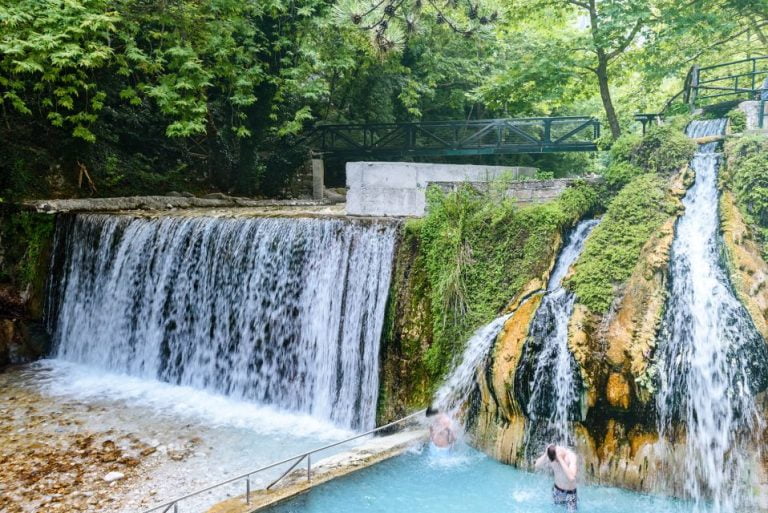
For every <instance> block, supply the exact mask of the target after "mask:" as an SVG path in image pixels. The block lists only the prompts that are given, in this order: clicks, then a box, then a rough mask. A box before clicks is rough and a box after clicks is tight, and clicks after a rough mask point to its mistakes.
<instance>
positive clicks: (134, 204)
mask: <svg viewBox="0 0 768 513" xmlns="http://www.w3.org/2000/svg"><path fill="white" fill-rule="evenodd" d="M331 203H332V202H329V201H315V200H255V199H249V198H236V197H231V196H224V197H221V198H188V197H183V196H125V197H120V198H84V199H62V200H39V201H26V202H23V203H21V205H19V206H20V207H21V208H22V209H25V210H32V211H35V212H41V213H49V214H55V213H57V212H116V211H121V210H171V209H183V208H228V207H256V208H259V207H310V206H320V205H330V204H331Z"/></svg>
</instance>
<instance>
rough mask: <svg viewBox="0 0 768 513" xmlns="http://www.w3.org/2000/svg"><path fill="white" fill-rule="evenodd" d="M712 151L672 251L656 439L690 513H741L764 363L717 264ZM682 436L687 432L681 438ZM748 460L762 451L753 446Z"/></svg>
mask: <svg viewBox="0 0 768 513" xmlns="http://www.w3.org/2000/svg"><path fill="white" fill-rule="evenodd" d="M724 131H725V120H709V121H694V122H692V123H691V124H690V125H689V127H688V131H687V133H688V136H689V137H693V138H696V137H703V136H710V135H719V134H723V133H724ZM717 144H718V143H716V142H715V143H708V144H703V145H701V146H700V147H699V150H698V153H697V154H696V155H695V156H694V158H693V160H692V162H691V168H692V169H693V170H694V171H695V173H696V181H695V183H694V185H693V186H692V187H691V188H690V189H689V190H688V192H687V194H686V195H685V198H684V199H683V204H684V205H685V213H684V215H683V216H682V217H681V218H680V219H679V220H678V222H677V225H676V228H675V239H674V242H673V244H672V251H671V264H670V289H669V290H670V295H669V299H668V301H667V305H666V310H665V314H664V317H663V320H662V327H661V331H660V336H659V344H658V354H657V365H658V375H659V392H658V396H657V408H658V422H659V431H660V434H661V435H662V437H664V438H666V439H668V440H670V441H673V442H676V441H678V440H679V439H682V445H683V446H684V450H685V454H684V455H676V459H677V460H678V462H677V463H678V464H679V465H680V466H681V467H682V469H681V470H682V472H683V473H684V475H685V477H684V480H685V489H686V492H687V494H689V495H690V497H691V498H693V499H694V500H695V502H696V505H697V508H703V509H707V510H708V508H709V506H705V504H704V501H705V500H707V499H709V500H711V501H712V504H711V507H712V510H713V511H714V512H715V513H719V512H723V513H728V512H733V511H737V510H742V511H746V510H748V509H749V508H747V506H748V505H746V504H743V503H742V502H743V501H745V500H748V497H750V496H751V495H752V494H751V493H750V492H749V490H748V487H749V483H748V482H747V480H748V479H749V475H748V468H747V467H748V465H749V463H750V461H751V460H752V457H754V456H755V454H751V455H750V454H748V452H747V451H746V450H745V445H746V441H745V438H748V436H749V434H750V432H756V431H757V429H756V428H757V427H758V426H757V423H758V422H759V420H758V417H757V415H756V413H757V412H756V410H755V405H754V402H753V399H752V394H753V393H755V392H756V391H758V390H761V389H764V388H765V386H766V382H765V380H766V376H765V369H766V363H768V354H767V351H766V347H765V342H764V341H763V340H762V337H761V336H760V335H759V333H758V332H757V331H756V329H755V327H754V325H753V324H752V321H751V319H750V317H749V315H748V314H747V312H746V310H745V309H744V307H743V306H742V305H741V304H740V303H739V301H738V300H737V299H736V297H735V296H734V293H733V291H732V288H731V285H730V283H729V280H728V277H727V275H726V273H725V271H724V267H723V265H722V262H721V250H722V242H721V239H720V236H719V230H718V228H719V216H718V208H717V207H718V189H717V171H718V167H719V163H720V159H721V156H720V154H719V153H716V150H717ZM681 425H682V427H684V431H683V430H682V429H681ZM751 447H752V451H753V452H754V448H755V447H759V444H752V445H751ZM744 508H747V509H744Z"/></svg>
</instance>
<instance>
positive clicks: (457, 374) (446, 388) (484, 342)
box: [434, 314, 511, 417]
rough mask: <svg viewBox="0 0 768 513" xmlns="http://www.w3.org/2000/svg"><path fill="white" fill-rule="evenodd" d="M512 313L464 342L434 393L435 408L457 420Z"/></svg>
mask: <svg viewBox="0 0 768 513" xmlns="http://www.w3.org/2000/svg"><path fill="white" fill-rule="evenodd" d="M510 315H511V314H509V315H502V316H501V317H497V318H496V319H494V320H493V321H491V322H489V323H488V324H486V325H485V326H483V327H482V328H480V329H478V330H477V331H475V333H474V334H473V335H472V337H471V338H470V339H469V341H468V342H467V347H466V348H465V349H464V353H462V355H461V360H460V361H459V363H458V365H456V367H455V368H454V369H453V371H452V372H451V373H450V374H449V375H448V378H447V379H446V380H445V383H444V384H443V386H441V387H440V389H439V390H438V391H437V393H436V394H435V400H434V406H435V407H437V409H439V410H440V411H445V412H450V414H451V416H453V417H456V416H457V415H458V414H459V410H460V409H461V407H462V406H463V405H464V402H465V401H466V400H467V397H469V394H470V393H471V392H472V389H473V388H474V386H475V375H476V374H477V371H478V368H480V367H481V366H482V364H483V362H485V361H486V359H487V358H488V353H489V352H490V350H491V347H492V346H493V343H494V341H495V340H496V337H498V336H499V332H501V329H502V328H503V327H504V323H505V322H506V321H507V319H509V317H510Z"/></svg>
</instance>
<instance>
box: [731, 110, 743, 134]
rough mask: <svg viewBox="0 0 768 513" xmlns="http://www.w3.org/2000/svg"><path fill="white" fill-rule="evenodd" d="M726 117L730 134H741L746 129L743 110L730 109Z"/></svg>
mask: <svg viewBox="0 0 768 513" xmlns="http://www.w3.org/2000/svg"><path fill="white" fill-rule="evenodd" d="M727 117H728V120H729V121H730V123H731V132H735V133H742V132H744V130H746V129H747V114H746V113H745V112H744V111H743V110H740V109H731V111H730V112H728V116H727Z"/></svg>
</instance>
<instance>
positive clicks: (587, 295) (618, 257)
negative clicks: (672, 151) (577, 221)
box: [566, 173, 677, 313]
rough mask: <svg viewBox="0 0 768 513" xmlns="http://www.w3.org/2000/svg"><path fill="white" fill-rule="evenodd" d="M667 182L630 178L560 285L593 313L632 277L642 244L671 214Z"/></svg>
mask: <svg viewBox="0 0 768 513" xmlns="http://www.w3.org/2000/svg"><path fill="white" fill-rule="evenodd" d="M676 209H677V203H676V201H674V199H673V198H672V197H670V195H669V194H668V192H667V183H666V180H664V179H663V178H662V177H660V176H658V175H655V174H650V173H648V174H644V175H641V176H638V177H636V178H634V179H632V181H631V182H629V184H628V185H627V186H626V187H624V188H623V189H622V190H621V191H620V192H619V193H618V194H617V195H616V197H615V198H614V199H613V201H612V202H611V204H610V206H609V207H608V210H607V211H606V213H605V215H604V216H603V220H602V222H601V223H600V225H599V226H598V227H597V228H595V230H594V231H593V232H592V235H591V236H590V238H589V240H588V241H587V243H586V245H585V247H584V251H583V253H582V254H581V256H580V257H579V260H578V261H577V262H576V264H575V266H574V272H573V274H572V275H571V276H570V277H569V278H568V280H567V281H566V284H567V286H568V288H570V289H571V290H573V291H574V293H575V294H576V296H577V297H578V298H579V301H580V302H581V303H583V304H584V305H586V306H587V307H588V308H589V309H590V310H592V311H593V312H596V313H603V312H605V311H607V310H608V308H609V307H610V305H611V303H612V302H613V299H614V297H615V294H616V289H617V287H618V286H619V285H620V284H622V283H624V282H625V281H626V280H627V279H628V278H629V276H630V274H631V273H632V270H633V268H634V267H635V264H636V263H637V261H638V258H639V256H640V251H641V249H642V247H643V245H644V244H645V242H646V241H647V240H648V239H649V238H650V237H651V235H653V234H654V233H655V232H656V231H657V230H658V229H659V228H660V227H661V225H662V224H663V223H664V221H665V220H667V219H668V218H669V216H670V215H673V214H674V213H675V212H676Z"/></svg>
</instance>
